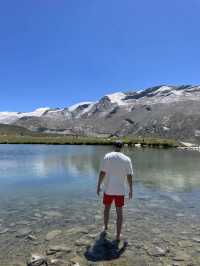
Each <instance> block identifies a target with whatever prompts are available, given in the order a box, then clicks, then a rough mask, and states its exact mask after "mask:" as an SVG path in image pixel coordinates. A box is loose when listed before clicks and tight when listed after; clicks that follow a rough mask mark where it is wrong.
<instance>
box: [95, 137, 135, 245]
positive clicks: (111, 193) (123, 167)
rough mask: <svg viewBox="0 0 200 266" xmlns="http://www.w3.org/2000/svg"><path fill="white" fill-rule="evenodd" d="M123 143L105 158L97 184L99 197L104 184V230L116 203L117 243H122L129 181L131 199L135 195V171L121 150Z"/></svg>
mask: <svg viewBox="0 0 200 266" xmlns="http://www.w3.org/2000/svg"><path fill="white" fill-rule="evenodd" d="M122 148H123V142H122V141H116V142H115V143H114V151H112V152H110V153H107V154H106V155H105V156H104V159H103V161H102V164H101V167H100V174H99V180H98V184H97V195H99V194H100V190H101V185H102V183H104V197H103V203H104V205H105V208H104V230H105V232H106V231H107V229H108V221H109V214H110V208H111V204H112V202H113V201H114V202H115V207H116V212H117V236H116V240H117V242H119V241H120V235H121V228H122V223H123V210H122V209H123V206H124V195H125V183H126V180H127V181H128V182H127V183H128V187H129V199H132V194H133V188H132V186H133V169H132V163H131V159H130V158H129V157H128V156H126V155H124V154H123V153H122V152H121V150H122Z"/></svg>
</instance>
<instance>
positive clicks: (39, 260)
mask: <svg viewBox="0 0 200 266" xmlns="http://www.w3.org/2000/svg"><path fill="white" fill-rule="evenodd" d="M27 266H48V262H47V258H46V257H45V256H42V255H38V254H32V255H31V256H30V258H29V259H28V260H27Z"/></svg>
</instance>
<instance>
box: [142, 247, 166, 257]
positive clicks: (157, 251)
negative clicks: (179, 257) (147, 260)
mask: <svg viewBox="0 0 200 266" xmlns="http://www.w3.org/2000/svg"><path fill="white" fill-rule="evenodd" d="M168 252H169V249H168V248H166V249H163V248H161V247H157V246H156V247H153V248H150V249H148V250H147V253H148V254H149V255H151V256H154V257H161V256H165V255H166V254H167V253H168Z"/></svg>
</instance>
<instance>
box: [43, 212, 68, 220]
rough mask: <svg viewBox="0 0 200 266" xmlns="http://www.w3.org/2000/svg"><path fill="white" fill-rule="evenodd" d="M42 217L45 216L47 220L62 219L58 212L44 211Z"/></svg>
mask: <svg viewBox="0 0 200 266" xmlns="http://www.w3.org/2000/svg"><path fill="white" fill-rule="evenodd" d="M43 214H44V215H46V216H47V218H48V217H49V218H61V217H63V215H62V213H60V212H58V211H45V212H43Z"/></svg>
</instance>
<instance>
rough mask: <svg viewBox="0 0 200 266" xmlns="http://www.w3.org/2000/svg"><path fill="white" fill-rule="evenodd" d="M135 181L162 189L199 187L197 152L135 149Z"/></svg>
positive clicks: (185, 189)
mask: <svg viewBox="0 0 200 266" xmlns="http://www.w3.org/2000/svg"><path fill="white" fill-rule="evenodd" d="M132 157H133V160H134V162H135V165H136V181H137V182H139V183H142V184H143V185H144V186H147V187H151V188H155V187H157V188H160V189H161V190H162V191H190V190H192V189H193V188H195V187H200V178H199V173H200V164H199V153H195V152H183V151H179V150H165V151H163V150H145V151H141V150H140V151H137V153H134V155H133V156H132Z"/></svg>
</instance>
